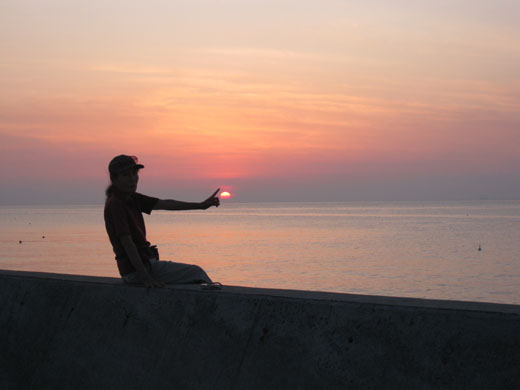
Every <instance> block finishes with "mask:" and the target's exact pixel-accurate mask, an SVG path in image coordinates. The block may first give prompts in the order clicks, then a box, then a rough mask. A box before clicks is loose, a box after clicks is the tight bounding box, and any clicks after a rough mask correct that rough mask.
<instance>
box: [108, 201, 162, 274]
mask: <svg viewBox="0 0 520 390" xmlns="http://www.w3.org/2000/svg"><path fill="white" fill-rule="evenodd" d="M157 200H158V199H157V198H153V197H150V196H146V195H143V194H139V193H137V192H136V193H134V194H132V195H131V196H130V197H128V198H126V199H125V198H123V197H121V196H118V195H117V194H112V195H111V196H110V197H109V198H108V199H107V201H106V202H105V227H106V229H107V233H108V237H109V238H110V243H111V244H112V248H113V249H114V253H115V255H116V260H117V267H118V269H119V273H120V274H121V275H126V274H129V273H131V272H135V271H136V270H135V268H134V266H133V265H132V263H131V262H130V259H129V258H128V255H127V254H126V251H125V248H124V247H123V244H122V243H121V237H123V236H128V235H130V237H132V240H133V241H134V243H135V246H136V247H137V250H138V252H139V254H140V255H141V259H142V260H143V262H144V263H145V264H146V263H147V262H148V258H149V254H150V252H149V248H150V243H149V242H148V241H147V240H146V227H145V225H144V219H143V214H142V213H146V214H150V213H151V212H152V209H153V207H154V206H155V204H156V203H157Z"/></svg>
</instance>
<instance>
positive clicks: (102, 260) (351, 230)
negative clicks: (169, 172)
mask: <svg viewBox="0 0 520 390" xmlns="http://www.w3.org/2000/svg"><path fill="white" fill-rule="evenodd" d="M145 219H146V223H147V229H148V238H149V240H150V241H151V242H152V243H153V244H157V245H159V250H160V253H161V258H162V259H164V260H174V261H180V262H187V263H196V264H199V265H201V266H202V267H203V268H205V269H206V270H207V271H208V273H209V274H210V275H211V276H212V278H213V279H214V280H218V281H220V282H222V283H224V284H230V285H242V286H255V287H269V288H284V289H304V290H318V291H335V292H347V293H358V294H373V295H390V296H407V297H419V298H441V299H456V300H475V301H487V302H501V303H514V304H520V201H500V202H498V201H475V202H438V203H432V202H427V203H426V202H423V203H421V202H380V203H378V202H366V203H365V202H349V203H265V204H238V203H229V202H228V203H226V202H224V204H223V206H221V207H220V208H218V209H211V210H207V211H189V212H187V211H186V212H166V211H155V212H153V213H152V215H151V216H146V217H145ZM43 237H45V238H43ZM20 240H21V241H22V243H19V241H20ZM479 246H480V248H481V250H478V249H479ZM0 268H2V269H11V270H31V271H44V272H56V273H71V274H85V275H101V276H118V273H117V268H116V264H115V260H114V256H113V253H112V249H111V247H110V245H109V242H108V239H107V236H106V232H105V230H104V222H103V206H102V205H94V206H63V207H61V206H60V207H53V206H45V207H43V206H33V207H0Z"/></svg>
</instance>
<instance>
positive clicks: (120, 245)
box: [104, 154, 222, 289]
mask: <svg viewBox="0 0 520 390" xmlns="http://www.w3.org/2000/svg"><path fill="white" fill-rule="evenodd" d="M142 168H144V165H142V164H139V163H138V159H137V157H135V156H127V155H124V154H122V155H119V156H116V157H114V158H113V159H112V160H111V161H110V163H109V165H108V171H109V174H110V185H109V186H108V188H107V189H106V202H105V209H104V219H105V227H106V231H107V234H108V238H109V240H110V243H111V244H112V248H113V250H114V254H115V258H116V262H117V267H118V270H119V274H120V275H121V278H122V279H123V281H124V282H125V283H129V284H143V285H144V286H145V287H163V286H164V285H165V284H188V283H198V284H200V285H201V286H202V287H203V288H207V289H219V288H221V287H222V285H221V284H220V283H218V282H213V281H212V280H211V278H210V277H209V276H208V274H207V273H206V272H205V271H204V270H203V269H202V268H201V267H199V266H198V265H192V264H184V263H177V262H173V261H163V260H160V259H159V251H158V250H157V247H156V246H155V245H154V246H152V245H150V242H148V240H147V238H146V226H145V223H144V218H143V214H142V213H146V214H151V212H152V210H206V209H208V208H210V207H213V206H215V207H218V206H219V205H220V200H219V198H218V197H217V196H216V195H217V193H218V192H219V191H220V188H219V189H217V191H215V192H214V193H213V194H212V195H211V196H210V197H209V198H207V199H206V200H204V201H202V202H182V201H178V200H173V199H158V198H155V197H151V196H147V195H143V194H140V193H138V192H136V190H137V183H138V181H139V170H140V169H142Z"/></svg>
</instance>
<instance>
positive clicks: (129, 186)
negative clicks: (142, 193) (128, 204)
mask: <svg viewBox="0 0 520 390" xmlns="http://www.w3.org/2000/svg"><path fill="white" fill-rule="evenodd" d="M138 181H139V169H135V168H132V169H127V170H126V171H123V172H121V173H120V174H119V175H117V177H116V178H115V180H114V181H113V184H114V185H115V186H116V187H117V188H118V189H119V190H120V191H123V192H135V191H136V189H137V183H138Z"/></svg>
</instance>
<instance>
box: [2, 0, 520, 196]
mask: <svg viewBox="0 0 520 390" xmlns="http://www.w3.org/2000/svg"><path fill="white" fill-rule="evenodd" d="M344 3H348V4H344ZM391 3H392V4H391V5H390V2H384V1H374V2H364V1H352V2H342V1H325V2H318V1H258V2H257V1H250V2H249V1H248V2H244V1H175V2H170V1H149V2H138V1H127V2H115V1H90V2H88V4H86V3H85V4H81V5H80V4H77V3H74V4H72V3H71V2H68V1H46V2H41V1H7V2H2V3H1V5H0V53H1V56H0V85H1V89H0V135H1V136H2V139H3V142H2V145H1V146H0V153H1V157H0V158H1V162H2V164H1V168H0V176H1V177H0V178H1V179H2V182H3V183H9V186H7V187H6V190H3V191H2V197H1V198H0V202H2V203H13V202H14V203H16V202H17V201H21V202H34V201H38V202H45V201H52V202H55V201H69V202H70V201H71V199H72V200H74V199H76V200H78V201H80V202H94V201H99V200H100V199H101V200H102V192H103V190H102V188H103V186H104V185H105V184H106V183H107V175H106V165H107V163H108V161H109V160H110V158H111V157H112V156H113V155H116V154H120V153H128V154H135V155H137V156H138V157H139V158H140V161H141V162H142V163H143V164H144V165H145V166H146V169H145V171H143V173H142V175H141V189H142V191H144V192H146V191H148V192H152V194H154V193H153V192H154V191H155V194H156V195H161V196H162V195H164V196H166V195H168V196H170V197H177V198H182V197H193V196H199V197H201V198H202V197H204V195H205V194H206V192H211V190H212V189H213V187H214V186H226V188H228V189H230V190H231V192H233V191H234V192H235V193H236V195H237V196H235V197H234V198H233V199H235V200H242V201H262V200H266V201H267V200H350V199H356V200H363V199H367V200H372V199H459V198H463V199H467V198H479V197H482V196H486V197H497V198H519V197H520V184H519V182H520V181H519V179H520V177H519V174H518V169H517V167H518V166H520V164H519V163H520V161H519V160H520V157H519V156H520V153H519V152H520V150H519V149H520V147H519V145H520V126H519V124H520V78H519V77H518V69H520V46H519V45H518V42H519V38H520V28H519V27H518V23H517V17H515V15H516V16H518V15H520V5H519V4H518V3H517V2H515V1H505V0H504V1H497V2H493V4H492V5H491V4H490V2H488V1H439V2H435V4H429V3H431V2H426V1H425V2H422V1H418V2H411V1H404V0H403V1H396V2H391ZM71 184H73V185H72V186H71ZM100 188H101V190H100ZM199 194H200V195H199ZM100 197H101V198H100Z"/></svg>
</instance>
